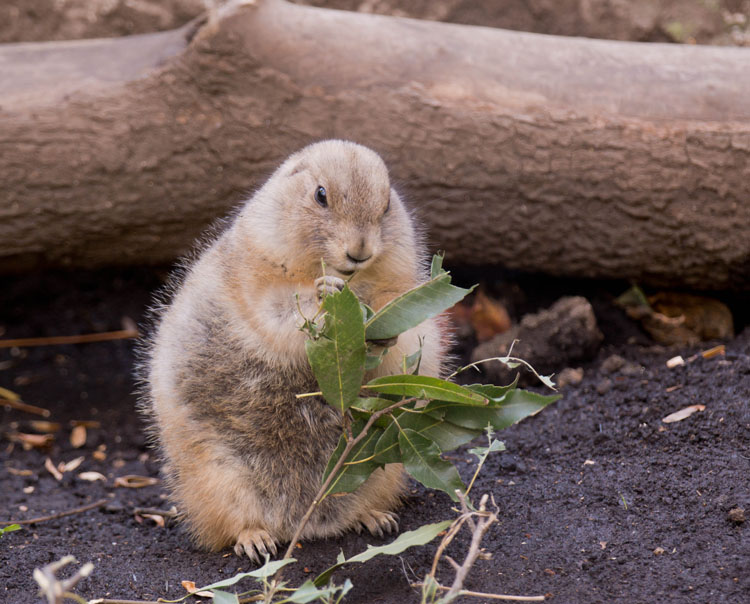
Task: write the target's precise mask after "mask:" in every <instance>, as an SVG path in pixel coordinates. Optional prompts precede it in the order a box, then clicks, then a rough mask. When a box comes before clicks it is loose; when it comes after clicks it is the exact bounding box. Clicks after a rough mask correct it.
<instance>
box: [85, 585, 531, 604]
mask: <svg viewBox="0 0 750 604" xmlns="http://www.w3.org/2000/svg"><path fill="white" fill-rule="evenodd" d="M411 586H412V587H424V583H412V584H411ZM436 587H437V589H439V590H440V591H448V590H449V589H450V588H448V587H445V586H444V585H437V586H436ZM458 595H459V596H472V597H474V598H487V599H488V600H511V601H517V602H544V600H545V597H544V596H508V595H504V594H487V593H482V592H480V591H470V590H468V589H462V590H461V591H459V592H458ZM92 604H93V603H92Z"/></svg>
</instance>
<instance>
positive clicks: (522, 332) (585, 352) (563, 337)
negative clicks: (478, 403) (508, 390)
mask: <svg viewBox="0 0 750 604" xmlns="http://www.w3.org/2000/svg"><path fill="white" fill-rule="evenodd" d="M602 339H603V336H602V333H601V332H600V331H599V328H598V327H597V324H596V317H595V316H594V310H593V308H592V307H591V304H590V303H589V301H588V300H586V298H583V297H581V296H570V297H564V298H560V299H559V300H558V301H557V302H555V303H554V304H553V305H552V306H550V307H549V308H548V309H545V310H542V311H540V312H538V313H534V314H529V315H526V316H525V317H524V318H523V319H522V320H521V323H520V324H519V325H517V326H515V327H513V328H511V329H510V330H509V331H507V332H505V333H503V334H500V335H498V336H495V337H494V338H493V339H492V340H490V341H489V342H485V343H484V344H480V345H479V346H477V348H476V349H475V350H474V352H473V354H472V361H479V360H481V359H488V358H492V357H500V356H505V355H507V354H508V351H509V350H510V348H511V345H513V342H514V341H516V340H518V341H517V342H516V344H515V345H513V356H517V357H520V358H522V359H525V360H526V361H528V362H529V363H531V365H532V366H533V367H534V368H535V369H536V370H537V371H539V372H541V373H550V372H552V371H555V370H558V369H560V368H563V367H566V366H568V365H570V364H572V363H577V362H580V361H587V360H590V359H591V358H593V356H594V355H595V354H596V352H597V350H598V349H599V345H600V344H601V342H602ZM482 370H483V371H484V372H485V373H486V374H487V377H488V378H489V379H490V380H492V381H495V382H496V383H502V382H506V381H508V378H509V377H510V376H512V375H513V374H514V373H515V372H514V371H511V370H509V369H507V368H506V367H505V366H504V365H501V364H500V363H486V364H484V365H483V366H482Z"/></svg>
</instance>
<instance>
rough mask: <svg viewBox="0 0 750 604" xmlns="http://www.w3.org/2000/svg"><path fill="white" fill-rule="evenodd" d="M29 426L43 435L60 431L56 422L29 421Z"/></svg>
mask: <svg viewBox="0 0 750 604" xmlns="http://www.w3.org/2000/svg"><path fill="white" fill-rule="evenodd" d="M29 426H31V427H32V428H33V429H34V430H36V431H37V432H42V433H44V434H54V433H55V432H57V431H58V430H60V424H58V423H57V422H48V421H45V420H41V419H38V420H32V421H30V422H29Z"/></svg>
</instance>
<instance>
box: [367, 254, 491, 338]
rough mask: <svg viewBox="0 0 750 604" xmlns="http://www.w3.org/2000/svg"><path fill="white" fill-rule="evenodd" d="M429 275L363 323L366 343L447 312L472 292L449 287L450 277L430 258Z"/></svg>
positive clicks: (403, 330)
mask: <svg viewBox="0 0 750 604" xmlns="http://www.w3.org/2000/svg"><path fill="white" fill-rule="evenodd" d="M432 273H433V274H432V278H431V279H430V280H429V281H427V282H426V283H423V284H422V285H419V286H418V287H415V288H414V289H410V290H409V291H408V292H406V293H404V294H402V295H400V296H399V297H398V298H395V299H393V300H391V301H390V302H388V304H386V305H385V306H384V307H383V308H381V309H380V310H379V311H378V312H376V313H375V315H373V316H372V317H371V318H370V319H369V320H368V321H367V323H366V324H365V334H366V337H367V339H368V340H387V339H388V338H393V337H395V336H397V335H399V334H401V333H403V332H405V331H406V330H407V329H411V328H412V327H416V326H417V325H419V324H420V323H422V321H425V320H426V319H429V318H430V317H434V316H435V315H439V314H440V313H441V312H443V311H444V310H447V309H449V308H450V307H451V306H453V305H454V304H455V303H456V302H458V301H459V300H462V299H463V298H465V297H466V295H467V294H469V293H470V292H471V291H472V290H473V289H474V287H472V288H471V289H463V288H461V287H456V286H455V285H451V276H450V273H447V272H445V271H444V270H442V260H440V261H436V260H435V258H433V261H432ZM475 287H476V286H475Z"/></svg>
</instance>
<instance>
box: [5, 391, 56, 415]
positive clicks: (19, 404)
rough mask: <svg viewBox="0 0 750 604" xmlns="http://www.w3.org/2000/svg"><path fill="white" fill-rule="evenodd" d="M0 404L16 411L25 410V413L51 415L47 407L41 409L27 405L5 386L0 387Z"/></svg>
mask: <svg viewBox="0 0 750 604" xmlns="http://www.w3.org/2000/svg"><path fill="white" fill-rule="evenodd" d="M0 404H2V405H5V406H6V407H10V408H12V409H17V410H18V411H25V412H26V413H33V414H35V415H41V416H42V417H49V416H50V415H51V413H50V411H49V409H42V407H36V406H34V405H29V404H28V403H24V402H23V401H22V400H21V397H20V396H18V395H17V394H16V393H15V392H13V391H12V390H8V389H7V388H0Z"/></svg>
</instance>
